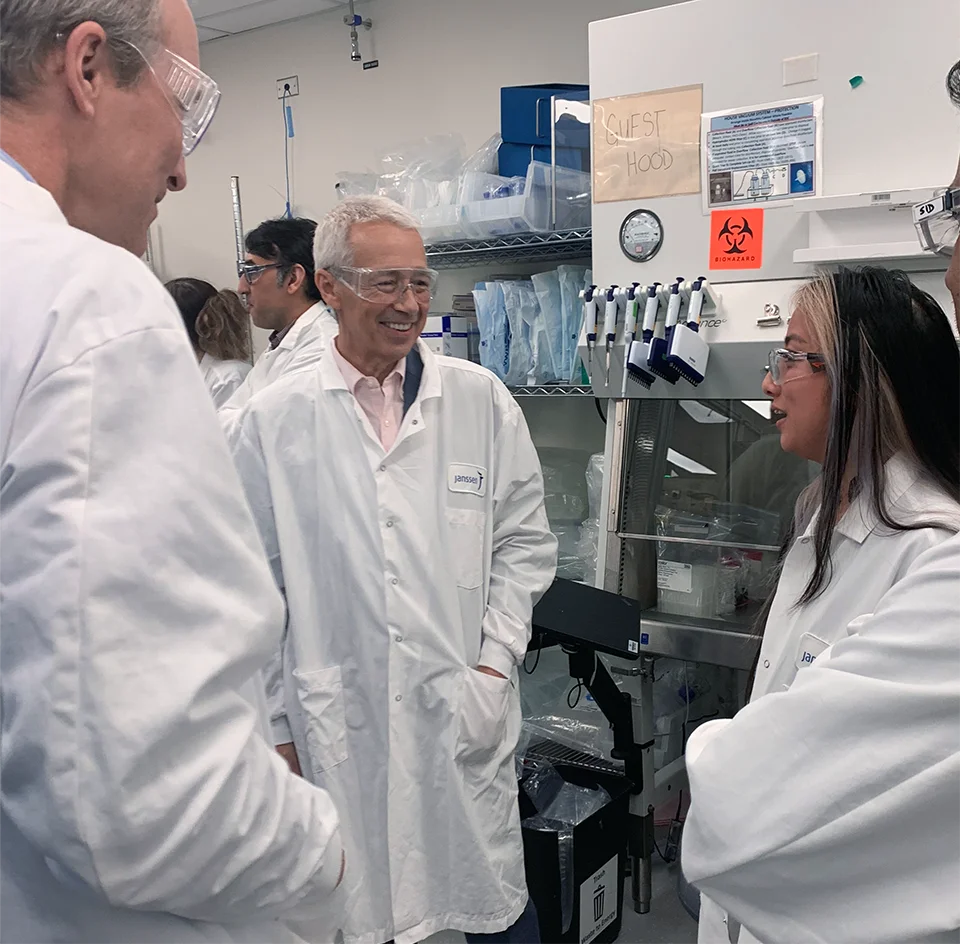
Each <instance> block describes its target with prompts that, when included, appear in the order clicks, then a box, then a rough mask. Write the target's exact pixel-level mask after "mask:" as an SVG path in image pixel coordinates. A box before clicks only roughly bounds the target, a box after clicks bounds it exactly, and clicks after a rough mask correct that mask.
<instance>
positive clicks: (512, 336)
mask: <svg viewBox="0 0 960 944" xmlns="http://www.w3.org/2000/svg"><path fill="white" fill-rule="evenodd" d="M499 285H500V290H501V291H502V292H503V303H504V309H505V311H506V316H507V326H508V327H509V329H510V330H509V335H508V339H507V365H508V366H507V374H506V378H505V380H504V382H505V383H506V384H508V385H510V386H512V387H520V386H524V385H525V384H526V383H527V382H528V380H529V379H530V375H531V374H532V373H533V349H532V347H531V345H530V325H529V324H528V323H527V321H526V320H525V319H524V317H523V311H522V308H523V299H522V297H521V291H520V283H519V282H500V283H499Z"/></svg>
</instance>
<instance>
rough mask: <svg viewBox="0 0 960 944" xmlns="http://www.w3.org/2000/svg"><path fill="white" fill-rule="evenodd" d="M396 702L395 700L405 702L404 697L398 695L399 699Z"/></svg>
mask: <svg viewBox="0 0 960 944" xmlns="http://www.w3.org/2000/svg"><path fill="white" fill-rule="evenodd" d="M394 700H395V701H403V695H397V697H396V698H395V699H394Z"/></svg>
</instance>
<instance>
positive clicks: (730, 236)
mask: <svg viewBox="0 0 960 944" xmlns="http://www.w3.org/2000/svg"><path fill="white" fill-rule="evenodd" d="M762 266H763V209H762V208H758V207H753V208H750V209H743V210H734V209H729V210H714V211H713V213H712V214H711V215H710V268H711V269H727V270H730V269H734V270H735V269H759V268H762Z"/></svg>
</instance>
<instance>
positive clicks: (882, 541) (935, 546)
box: [682, 268, 960, 944]
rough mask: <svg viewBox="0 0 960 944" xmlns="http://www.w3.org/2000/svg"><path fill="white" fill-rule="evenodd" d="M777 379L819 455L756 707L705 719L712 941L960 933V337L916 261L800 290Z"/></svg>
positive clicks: (704, 862) (688, 860) (695, 872)
mask: <svg viewBox="0 0 960 944" xmlns="http://www.w3.org/2000/svg"><path fill="white" fill-rule="evenodd" d="M768 364H769V366H768V369H767V375H766V377H765V379H764V382H763V390H764V393H765V394H766V395H767V396H768V397H770V398H771V400H772V411H773V417H774V419H775V420H776V425H777V429H778V430H779V433H780V445H781V448H782V449H784V451H786V452H790V453H793V454H794V455H796V456H799V457H801V458H804V459H808V460H812V461H813V462H815V463H817V464H819V465H820V467H821V471H820V475H819V477H818V478H817V479H816V480H815V481H814V482H813V484H812V485H811V486H810V487H809V488H808V489H807V491H806V492H805V493H803V494H802V495H801V497H800V500H799V501H798V503H797V511H796V516H795V520H794V525H793V529H792V532H791V535H790V536H789V537H788V538H787V541H786V544H785V547H784V553H783V554H782V556H781V563H780V573H779V579H778V582H777V586H776V590H775V592H774V594H773V596H772V597H771V600H770V601H769V603H768V608H767V611H766V614H765V620H764V629H763V639H762V644H761V648H760V653H759V662H758V664H757V669H756V676H755V680H754V685H753V690H752V693H751V698H750V704H748V705H747V707H746V708H744V709H743V710H742V711H741V712H740V713H739V714H737V716H736V717H735V718H733V719H732V720H727V721H713V722H708V723H707V724H705V725H703V726H702V727H701V728H699V729H698V730H697V731H696V732H694V734H693V735H692V736H691V737H690V741H689V743H688V746H687V770H688V773H689V777H690V787H691V795H692V804H691V810H690V815H689V817H688V820H687V823H686V828H685V830H684V836H683V853H682V859H683V870H684V874H685V876H686V878H687V879H688V880H689V881H690V882H692V883H693V884H694V885H696V886H697V887H698V888H699V889H700V890H701V892H702V893H703V895H702V900H701V909H700V933H699V940H700V941H701V942H711V944H756V942H758V941H762V942H764V944H774V942H791V944H792V942H803V941H810V942H815V941H816V942H831V944H845V942H854V941H857V942H870V944H892V942H905V941H910V942H929V944H933V942H940V941H956V940H958V938H960V897H958V894H957V890H958V888H960V536H958V531H960V352H958V349H957V340H956V338H955V337H954V334H953V331H952V329H951V326H950V322H949V321H948V319H947V317H946V315H945V314H944V313H943V310H942V309H941V308H940V306H939V305H938V304H937V303H936V301H934V299H933V298H932V297H931V296H930V295H928V294H927V293H925V292H923V291H921V290H920V289H918V288H916V287H915V286H914V285H912V284H911V282H910V280H909V279H908V278H907V276H906V275H905V274H904V273H902V272H896V271H890V270H886V269H879V268H863V269H859V270H849V269H842V270H840V271H839V272H837V273H836V274H834V275H828V276H823V277H822V278H819V279H816V280H814V281H812V282H809V283H807V284H805V285H804V286H803V287H802V288H801V289H800V291H799V292H798V294H797V296H796V298H795V302H794V309H793V315H792V317H791V319H790V323H789V326H788V328H787V336H786V341H785V343H784V346H783V348H780V349H777V350H773V351H771V352H770V359H769V361H768Z"/></svg>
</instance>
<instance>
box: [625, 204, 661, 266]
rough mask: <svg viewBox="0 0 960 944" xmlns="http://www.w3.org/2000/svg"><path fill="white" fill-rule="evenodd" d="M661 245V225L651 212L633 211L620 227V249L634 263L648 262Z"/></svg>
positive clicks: (657, 217) (655, 215)
mask: <svg viewBox="0 0 960 944" xmlns="http://www.w3.org/2000/svg"><path fill="white" fill-rule="evenodd" d="M662 245H663V224H662V223H661V222H660V217H659V216H657V214H656V213H654V212H653V211H652V210H634V211H633V212H632V213H630V214H629V215H628V216H627V218H626V219H625V220H624V221H623V223H622V224H621V225H620V248H621V249H622V250H623V254H624V255H625V256H626V257H627V258H628V259H632V260H633V261H634V262H649V261H650V260H651V259H652V258H653V257H654V256H655V255H656V254H657V252H658V251H659V249H660V247H661V246H662Z"/></svg>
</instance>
